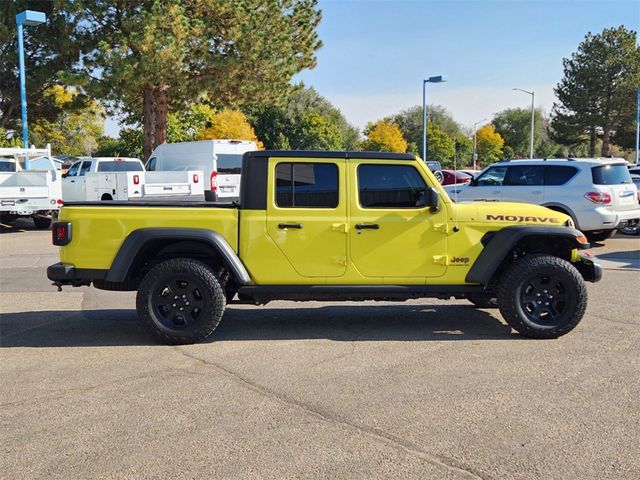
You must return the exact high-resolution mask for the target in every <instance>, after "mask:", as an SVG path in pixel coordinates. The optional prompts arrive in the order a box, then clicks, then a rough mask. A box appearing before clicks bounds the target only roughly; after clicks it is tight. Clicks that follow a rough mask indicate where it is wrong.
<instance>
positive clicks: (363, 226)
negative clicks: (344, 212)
mask: <svg viewBox="0 0 640 480" xmlns="http://www.w3.org/2000/svg"><path fill="white" fill-rule="evenodd" d="M365 229H366V230H379V229H380V225H378V224H377V223H356V230H365Z"/></svg>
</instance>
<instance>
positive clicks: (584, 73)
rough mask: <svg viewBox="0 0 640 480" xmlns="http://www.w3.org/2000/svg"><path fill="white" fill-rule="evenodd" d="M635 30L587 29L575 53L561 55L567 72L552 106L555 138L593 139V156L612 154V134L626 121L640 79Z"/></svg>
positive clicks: (569, 140) (565, 140)
mask: <svg viewBox="0 0 640 480" xmlns="http://www.w3.org/2000/svg"><path fill="white" fill-rule="evenodd" d="M636 42H637V38H636V32H634V31H632V30H628V29H626V28H625V27H623V26H620V27H617V28H607V29H604V30H603V31H602V33H600V34H597V35H593V34H592V33H588V34H587V35H586V37H585V39H584V41H583V42H582V43H581V44H580V45H579V47H578V51H577V52H575V53H573V54H572V55H571V58H566V59H564V60H563V65H564V77H563V79H562V80H561V81H560V83H559V84H558V86H557V87H556V89H555V93H556V96H557V97H558V102H557V103H555V104H554V107H553V123H552V125H553V129H554V131H555V137H556V139H557V140H558V141H559V142H561V143H563V144H566V145H576V144H579V143H581V142H582V141H584V140H585V139H587V140H588V142H589V154H590V156H594V155H595V150H596V142H597V139H598V138H601V139H602V149H601V155H602V156H608V155H609V153H610V152H609V150H610V144H611V141H612V139H615V134H616V132H617V131H618V130H621V129H622V130H623V129H624V128H625V125H628V122H629V118H630V116H632V115H633V111H634V110H635V92H636V88H637V86H638V85H639V84H640V49H639V48H638V45H637V43H636Z"/></svg>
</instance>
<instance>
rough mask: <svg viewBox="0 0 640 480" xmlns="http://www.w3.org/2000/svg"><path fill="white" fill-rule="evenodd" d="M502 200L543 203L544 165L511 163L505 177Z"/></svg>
mask: <svg viewBox="0 0 640 480" xmlns="http://www.w3.org/2000/svg"><path fill="white" fill-rule="evenodd" d="M501 200H502V201H503V202H521V203H533V204H535V205H541V204H542V202H543V200H544V167H543V166H542V165H511V166H510V167H509V168H508V169H507V174H506V176H505V178H504V186H503V187H502V199H501Z"/></svg>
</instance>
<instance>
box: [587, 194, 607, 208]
mask: <svg viewBox="0 0 640 480" xmlns="http://www.w3.org/2000/svg"><path fill="white" fill-rule="evenodd" d="M584 197H585V198H586V199H587V200H590V201H592V202H593V203H598V204H601V205H609V204H610V203H611V195H609V194H608V193H602V192H589V193H585V195H584Z"/></svg>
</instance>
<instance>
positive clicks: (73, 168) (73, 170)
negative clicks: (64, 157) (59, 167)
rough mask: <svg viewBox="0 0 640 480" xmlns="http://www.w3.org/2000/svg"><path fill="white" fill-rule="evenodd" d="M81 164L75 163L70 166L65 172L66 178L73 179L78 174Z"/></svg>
mask: <svg viewBox="0 0 640 480" xmlns="http://www.w3.org/2000/svg"><path fill="white" fill-rule="evenodd" d="M81 163H82V162H76V163H74V164H73V165H71V167H70V168H69V170H67V177H75V176H76V175H77V174H78V170H79V169H80V164H81Z"/></svg>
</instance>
